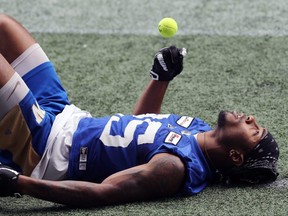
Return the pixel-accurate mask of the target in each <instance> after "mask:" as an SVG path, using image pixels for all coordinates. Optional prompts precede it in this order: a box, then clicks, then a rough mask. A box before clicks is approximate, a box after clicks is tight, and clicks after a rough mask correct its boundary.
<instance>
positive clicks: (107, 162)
mask: <svg viewBox="0 0 288 216" xmlns="http://www.w3.org/2000/svg"><path fill="white" fill-rule="evenodd" d="M0 52H1V55H0V65H1V67H0V87H1V89H0V103H1V105H0V119H1V121H0V131H1V135H0V149H1V151H0V162H1V163H2V165H1V166H0V194H1V196H10V195H14V194H27V195H30V196H33V197H36V198H39V199H44V200H49V201H53V202H57V203H62V204H66V205H74V206H86V207H87V206H101V205H112V204H117V203H123V202H133V201H139V200H149V199H155V198H160V197H168V196H173V195H177V196H178V195H183V196H184V195H193V194H197V193H199V192H201V191H202V190H203V189H204V188H205V187H206V186H207V185H208V184H209V183H210V182H213V181H216V180H218V177H219V176H221V178H222V179H224V180H225V181H228V180H229V182H232V183H241V182H248V183H262V182H269V181H273V180H275V179H276V178H277V174H278V173H277V167H276V166H277V159H278V156H279V151H278V147H277V144H276V142H275V140H274V139H273V137H272V135H271V134H270V133H269V132H268V131H267V129H265V128H263V127H261V126H260V125H259V124H257V123H256V120H255V118H254V117H253V116H251V115H244V114H243V113H238V112H227V111H221V112H220V114H219V116H218V123H217V125H216V127H215V129H212V128H211V127H210V126H209V125H208V124H206V123H205V122H204V121H202V120H201V119H199V118H193V117H190V116H179V115H175V114H159V113H160V108H161V104H162V100H163V98H164V95H165V92H166V89H167V87H168V84H169V81H171V80H172V79H173V78H174V77H175V76H176V75H178V74H179V73H180V72H181V71H182V69H183V57H184V55H185V49H184V48H183V49H178V48H176V47H174V46H171V47H168V48H164V49H162V50H160V51H159V52H158V53H157V54H156V56H155V57H154V63H153V66H152V69H151V72H150V74H151V77H152V79H151V80H150V82H149V84H148V85H147V87H146V89H145V90H144V92H143V93H142V95H141V96H140V98H139V100H138V102H137V103H136V105H135V108H134V111H133V115H121V114H115V115H112V116H110V117H102V118H100V117H97V118H93V117H91V115H90V114H89V113H88V112H85V111H82V110H81V109H79V108H77V107H76V106H74V105H72V104H70V103H69V100H68V97H67V93H66V91H65V90H64V89H63V87H62V85H61V82H60V80H59V78H58V76H57V74H56V72H55V69H54V67H53V66H52V64H51V62H50V61H49V59H48V57H47V56H46V54H45V53H44V51H43V50H42V48H41V47H40V46H39V44H37V43H36V41H35V40H34V39H33V38H32V36H31V35H30V34H29V33H28V32H27V31H26V30H25V29H24V28H23V27H22V26H21V25H20V24H19V23H17V22H16V21H15V20H13V19H12V18H10V17H8V16H6V15H1V16H0ZM146 113H149V114H146Z"/></svg>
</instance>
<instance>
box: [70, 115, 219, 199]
mask: <svg viewBox="0 0 288 216" xmlns="http://www.w3.org/2000/svg"><path fill="white" fill-rule="evenodd" d="M209 130H211V127H210V126H209V125H208V124H207V123H205V122H204V121H202V120H201V119H199V118H192V117H189V116H179V115H174V114H166V115H165V114H146V115H122V114H116V115H113V116H111V117H102V118H84V119H82V120H81V121H80V122H79V125H78V128H77V130H76V132H75V134H74V136H73V141H72V147H71V152H70V159H69V168H68V178H69V179H74V180H85V181H92V182H97V183H100V182H102V181H103V180H104V179H105V178H107V177H108V176H109V175H111V174H113V173H116V172H118V171H121V170H124V169H128V168H131V167H134V166H137V165H140V164H144V163H147V162H148V161H149V160H150V159H151V157H153V156H154V155H155V154H158V153H171V154H174V155H177V156H178V157H179V158H181V160H182V161H183V162H184V164H185V168H186V181H185V184H184V187H183V189H182V191H181V193H184V194H195V193H198V192H200V191H202V190H203V189H204V188H205V187H206V185H207V180H209V179H210V178H212V177H213V171H211V170H210V168H209V166H208V163H207V161H206V159H205V157H204V155H203V153H202V151H201V149H200V147H199V145H198V143H197V141H196V139H195V137H194V135H195V134H197V133H199V132H204V131H209Z"/></svg>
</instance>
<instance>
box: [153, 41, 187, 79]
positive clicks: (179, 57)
mask: <svg viewBox="0 0 288 216" xmlns="http://www.w3.org/2000/svg"><path fill="white" fill-rule="evenodd" d="M185 55H186V49H185V48H181V49H179V48H177V47H175V46H170V47H165V48H163V49H161V50H159V51H158V53H157V54H156V55H155V57H154V64H153V66H152V69H151V70H150V76H151V78H152V79H154V80H159V81H171V80H172V79H173V78H174V77H175V76H177V75H178V74H180V73H181V72H182V70H183V58H184V56H185Z"/></svg>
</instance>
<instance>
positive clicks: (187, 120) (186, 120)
mask: <svg viewBox="0 0 288 216" xmlns="http://www.w3.org/2000/svg"><path fill="white" fill-rule="evenodd" d="M193 119H194V118H193V117H189V116H182V117H181V118H180V119H178V121H177V122H176V123H177V124H178V125H180V126H181V127H184V128H188V127H189V126H190V125H191V123H192V121H193Z"/></svg>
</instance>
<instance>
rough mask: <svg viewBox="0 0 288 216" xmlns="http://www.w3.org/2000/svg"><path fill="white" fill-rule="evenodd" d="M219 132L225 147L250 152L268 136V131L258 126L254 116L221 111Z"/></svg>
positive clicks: (218, 124)
mask: <svg viewBox="0 0 288 216" xmlns="http://www.w3.org/2000/svg"><path fill="white" fill-rule="evenodd" d="M217 130H218V131H219V134H220V140H221V142H222V143H223V144H224V145H233V146H237V147H239V148H242V149H243V150H245V151H249V150H251V149H252V148H254V147H255V146H256V144H257V143H259V141H260V140H261V139H262V138H263V137H264V136H265V135H266V133H267V130H266V129H265V128H263V127H261V126H260V125H258V124H257V122H256V120H255V118H254V117H253V116H252V115H249V116H246V115H245V114H243V113H238V112H235V111H234V112H227V111H221V112H220V113H219V116H218V122H217Z"/></svg>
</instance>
